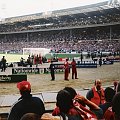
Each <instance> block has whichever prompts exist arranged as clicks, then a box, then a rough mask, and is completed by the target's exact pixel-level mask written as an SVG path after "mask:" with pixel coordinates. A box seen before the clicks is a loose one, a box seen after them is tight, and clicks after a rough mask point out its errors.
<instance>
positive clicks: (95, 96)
mask: <svg viewBox="0 0 120 120" xmlns="http://www.w3.org/2000/svg"><path fill="white" fill-rule="evenodd" d="M101 85H102V83H101V80H100V79H97V80H95V86H94V87H93V88H92V89H90V90H89V91H88V92H87V95H86V98H87V99H88V100H90V101H92V102H93V103H95V104H96V105H98V106H99V105H101V104H103V103H105V95H104V89H103V88H102V86H101Z"/></svg>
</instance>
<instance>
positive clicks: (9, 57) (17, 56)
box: [0, 54, 80, 63]
mask: <svg viewBox="0 0 120 120" xmlns="http://www.w3.org/2000/svg"><path fill="white" fill-rule="evenodd" d="M2 56H5V58H6V60H7V62H8V63H11V62H19V61H20V58H21V57H23V58H24V59H25V60H27V58H28V55H22V54H0V59H1V58H2ZM45 57H46V58H47V59H51V58H53V57H58V58H73V57H80V54H46V55H45Z"/></svg>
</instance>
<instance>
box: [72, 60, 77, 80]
mask: <svg viewBox="0 0 120 120" xmlns="http://www.w3.org/2000/svg"><path fill="white" fill-rule="evenodd" d="M71 65H72V79H74V76H75V79H78V78H77V68H76V61H75V59H74V58H73V60H72V62H71Z"/></svg>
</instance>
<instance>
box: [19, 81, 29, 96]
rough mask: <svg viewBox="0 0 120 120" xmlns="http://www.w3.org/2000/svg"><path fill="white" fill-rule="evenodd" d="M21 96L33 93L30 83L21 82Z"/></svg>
mask: <svg viewBox="0 0 120 120" xmlns="http://www.w3.org/2000/svg"><path fill="white" fill-rule="evenodd" d="M17 88H18V89H19V91H20V93H21V95H27V94H30V93H31V84H30V83H29V82H28V81H21V82H19V83H17Z"/></svg>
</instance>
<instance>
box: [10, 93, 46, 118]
mask: <svg viewBox="0 0 120 120" xmlns="http://www.w3.org/2000/svg"><path fill="white" fill-rule="evenodd" d="M44 112H45V107H44V104H43V102H42V100H41V99H40V98H38V97H32V95H31V94H28V95H25V96H22V97H21V98H19V100H18V101H17V102H16V103H15V104H14V105H13V106H12V108H11V111H10V113H9V116H8V120H20V118H21V117H22V116H23V115H24V114H25V113H36V114H38V115H40V116H41V115H42V114H43V113H44Z"/></svg>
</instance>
